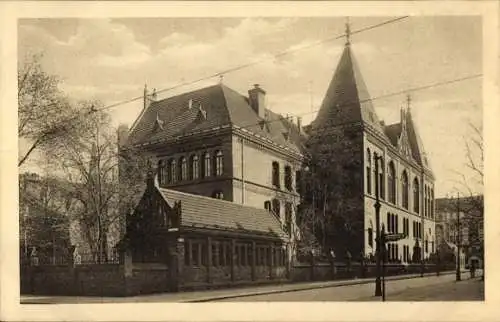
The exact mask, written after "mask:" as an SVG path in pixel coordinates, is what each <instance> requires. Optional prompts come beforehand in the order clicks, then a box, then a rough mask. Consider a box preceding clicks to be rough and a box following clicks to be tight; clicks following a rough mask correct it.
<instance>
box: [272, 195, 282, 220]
mask: <svg viewBox="0 0 500 322" xmlns="http://www.w3.org/2000/svg"><path fill="white" fill-rule="evenodd" d="M273 212H274V214H275V215H276V216H278V218H279V217H280V214H281V209H280V201H279V200H278V199H273Z"/></svg>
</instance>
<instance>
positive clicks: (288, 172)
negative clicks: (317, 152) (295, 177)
mask: <svg viewBox="0 0 500 322" xmlns="http://www.w3.org/2000/svg"><path fill="white" fill-rule="evenodd" d="M285 188H286V189H287V190H288V191H292V168H291V167H290V166H289V165H287V166H285Z"/></svg>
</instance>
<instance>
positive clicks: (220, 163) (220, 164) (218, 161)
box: [215, 150, 224, 176]
mask: <svg viewBox="0 0 500 322" xmlns="http://www.w3.org/2000/svg"><path fill="white" fill-rule="evenodd" d="M223 172H224V155H223V154H222V151H220V150H219V151H217V152H216V153H215V175H216V176H221V175H222V174H223Z"/></svg>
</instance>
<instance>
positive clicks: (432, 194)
mask: <svg viewBox="0 0 500 322" xmlns="http://www.w3.org/2000/svg"><path fill="white" fill-rule="evenodd" d="M431 218H432V219H434V189H431Z"/></svg>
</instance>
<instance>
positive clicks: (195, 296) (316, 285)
mask: <svg viewBox="0 0 500 322" xmlns="http://www.w3.org/2000/svg"><path fill="white" fill-rule="evenodd" d="M454 273H455V272H454V271H447V272H441V275H449V274H454ZM464 273H466V271H464ZM424 276H436V273H428V274H424ZM418 277H420V274H411V275H399V276H390V277H386V279H385V280H386V281H395V280H403V279H410V278H418ZM464 277H465V276H464ZM374 281H375V279H374V278H364V279H354V280H337V281H323V282H303V283H287V284H278V285H266V286H252V287H246V288H228V289H223V290H205V291H195V292H179V293H161V294H149V295H140V296H131V297H90V296H85V297H83V296H36V295H21V300H20V302H21V304H83V303H130V302H178V303H195V302H208V301H214V300H222V299H228V298H239V297H247V296H254V295H266V294H275V293H286V292H294V291H303V290H313V289H322V288H328V287H340V286H348V285H359V284H368V283H373V282H374Z"/></svg>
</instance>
